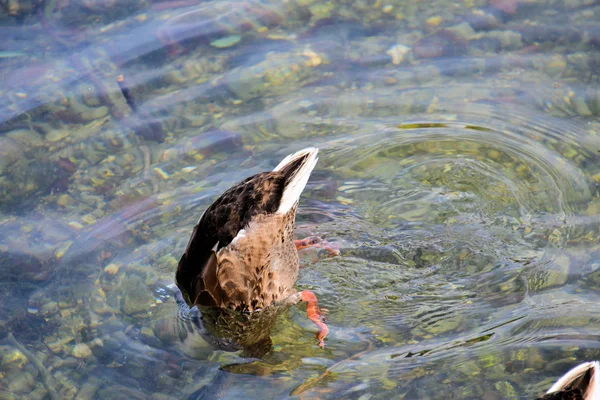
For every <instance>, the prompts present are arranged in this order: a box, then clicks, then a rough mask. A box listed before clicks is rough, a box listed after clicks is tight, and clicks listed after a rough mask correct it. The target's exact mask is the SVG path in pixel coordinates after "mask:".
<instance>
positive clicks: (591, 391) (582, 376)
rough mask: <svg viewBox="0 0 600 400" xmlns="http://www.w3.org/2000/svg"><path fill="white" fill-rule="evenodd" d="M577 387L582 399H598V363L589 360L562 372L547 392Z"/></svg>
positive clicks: (599, 389) (599, 368) (599, 365)
mask: <svg viewBox="0 0 600 400" xmlns="http://www.w3.org/2000/svg"><path fill="white" fill-rule="evenodd" d="M576 388H577V389H579V390H581V392H582V393H583V394H584V395H583V399H584V400H594V399H600V363H599V362H598V361H591V362H586V363H583V364H580V365H578V366H576V367H575V368H573V369H572V370H570V371H569V372H567V373H566V374H564V375H563V376H562V377H561V378H560V379H559V380H558V381H557V382H556V383H555V384H554V385H552V387H551V388H550V390H548V392H547V393H555V392H560V391H563V390H572V389H576Z"/></svg>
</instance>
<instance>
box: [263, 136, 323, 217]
mask: <svg viewBox="0 0 600 400" xmlns="http://www.w3.org/2000/svg"><path fill="white" fill-rule="evenodd" d="M318 153H319V149H317V148H314V147H308V148H306V149H304V150H300V151H298V152H296V153H294V154H290V155H289V156H287V157H286V158H284V159H283V160H282V161H281V162H280V163H279V165H277V166H276V167H275V169H273V171H280V170H281V169H283V168H284V167H285V166H286V165H288V164H290V163H291V162H293V161H294V160H297V159H298V158H300V157H306V156H307V155H308V157H306V160H305V161H304V163H303V164H302V165H301V166H300V168H298V171H297V172H296V174H295V175H294V177H293V178H292V180H291V181H290V182H289V183H288V184H287V185H286V187H285V189H284V190H283V195H282V197H281V203H280V204H279V208H278V209H277V214H287V213H288V211H290V210H291V209H292V207H293V206H294V204H296V202H298V200H299V199H300V195H301V194H302V191H303V190H304V187H305V186H306V183H307V182H308V178H309V177H310V174H311V172H312V170H313V169H314V168H315V165H317V161H318V160H319V158H318V157H317V154H318Z"/></svg>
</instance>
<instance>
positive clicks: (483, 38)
mask: <svg viewBox="0 0 600 400" xmlns="http://www.w3.org/2000/svg"><path fill="white" fill-rule="evenodd" d="M10 5H11V6H10V7H9V8H8V9H3V11H2V12H1V14H0V29H2V38H3V40H2V44H1V48H0V81H1V82H2V83H3V84H2V85H1V86H0V92H1V94H0V153H1V156H0V212H1V213H2V217H1V219H0V260H1V262H0V268H2V280H1V281H0V283H1V284H0V296H1V297H0V299H1V301H0V333H1V335H0V337H1V338H2V339H1V342H0V353H2V358H1V359H2V361H1V368H0V395H1V397H2V398H30V399H34V398H35V399H41V398H50V397H51V395H50V394H49V392H48V387H50V391H53V390H54V392H55V393H56V395H55V397H56V396H58V398H78V399H85V398H113V399H118V398H140V399H142V398H143V399H145V398H152V399H168V398H185V397H187V396H190V398H239V397H240V396H244V397H245V398H249V399H254V398H257V399H259V398H260V399H262V398H287V397H290V396H297V397H298V398H307V399H308V398H323V399H327V398H331V399H333V398H348V399H361V400H368V399H383V398H386V399H387V398H406V399H416V398H419V399H426V398H456V399H474V398H478V399H480V398H482V399H487V400H490V399H503V398H513V399H516V398H522V399H532V398H535V397H536V396H539V395H541V394H542V393H543V392H544V391H545V390H547V389H548V388H549V387H550V385H551V384H552V382H554V381H555V380H556V379H557V378H558V377H559V376H560V375H562V374H563V373H564V372H566V371H567V370H568V369H569V368H571V367H572V366H574V365H576V364H577V363H579V362H583V361H587V360H593V359H598V358H600V345H599V344H598V343H599V340H598V339H599V336H598V333H597V332H598V329H599V328H600V307H599V306H598V304H599V300H600V296H599V295H598V293H599V292H598V289H599V288H600V286H599V285H600V275H599V274H598V267H599V266H600V246H599V242H600V240H599V239H600V232H599V230H598V226H599V222H600V192H599V189H598V188H599V186H598V183H599V182H600V153H599V151H600V122H599V120H598V116H599V115H600V48H599V46H600V30H599V29H598V24H597V21H598V20H599V19H600V5H598V4H597V3H595V2H588V1H583V0H582V1H579V0H575V1H570V2H566V3H564V4H563V3H562V2H543V1H535V0H530V1H508V0H506V1H491V2H489V4H488V3H487V2H485V1H464V2H447V1H436V2H427V3H425V2H404V1H387V2H380V1H377V2H319V1H300V0H297V1H289V2H257V1H247V2H244V3H238V2H227V1H212V2H199V1H198V2H196V1H182V2H178V1H162V2H158V1H154V2H139V3H138V2H134V1H129V2H119V3H118V6H117V3H113V2H103V1H91V2H90V1H86V2H81V3H77V2H74V3H72V2H64V1H55V2H53V1H48V2H39V3H36V2H27V1H24V2H20V1H17V2H10ZM15 7H16V8H15ZM7 10H9V11H10V12H9V11H7ZM118 75H123V76H124V80H123V82H122V83H121V87H120V86H119V83H118V82H117V77H118ZM121 88H124V89H125V93H128V96H124V91H123V90H122V89H121ZM309 145H313V146H316V147H319V148H320V160H319V164H318V165H317V168H316V170H315V171H314V173H313V176H312V177H311V179H310V181H309V184H308V186H307V188H306V190H305V192H304V194H303V196H302V200H301V204H300V210H299V214H298V217H297V234H298V237H303V236H308V235H320V236H322V237H325V238H326V239H327V241H329V242H331V243H334V244H336V245H337V246H339V247H340V248H341V254H340V255H339V256H337V257H327V256H326V254H324V253H323V252H318V251H316V250H304V251H302V253H301V260H302V266H303V268H302V269H301V271H300V277H299V280H298V287H299V288H301V289H311V290H313V291H314V292H315V293H316V294H317V296H318V298H319V302H320V304H321V305H322V306H323V307H326V308H327V309H328V324H329V328H330V334H329V336H328V339H327V341H326V348H325V349H324V350H321V349H319V348H318V347H317V346H316V340H315V338H314V332H315V329H314V326H313V325H312V324H311V322H310V321H308V320H307V319H306V317H305V313H304V308H303V306H296V307H291V308H290V309H289V310H288V311H287V312H285V313H284V314H282V315H281V316H279V318H278V319H277V322H276V324H275V326H274V327H273V328H272V332H271V339H272V341H273V345H274V347H273V350H272V351H271V352H270V353H269V354H267V355H266V356H265V357H263V358H262V359H260V360H248V359H244V358H242V357H241V356H240V354H239V353H231V352H225V351H218V350H214V349H212V348H211V347H210V346H208V345H207V344H206V343H204V342H203V341H202V340H200V339H198V338H196V340H195V341H194V340H188V341H187V342H185V343H182V342H181V341H179V340H172V341H169V340H167V338H166V336H165V335H166V334H165V332H167V333H168V332H171V333H172V331H169V327H171V329H175V328H173V327H176V326H177V323H176V321H175V322H174V319H175V318H176V317H175V316H176V314H177V311H176V305H175V302H174V300H173V298H172V297H171V296H170V293H169V291H168V290H166V286H167V285H168V284H170V283H172V281H173V276H174V271H175V268H176V264H177V261H178V259H179V257H180V256H181V254H182V252H183V250H184V248H185V245H186V244H187V240H188V238H189V235H190V234H191V230H192V227H193V225H194V223H195V222H196V220H197V218H198V216H199V215H200V214H201V213H202V211H203V210H204V208H205V207H206V206H207V205H208V204H210V202H211V201H212V200H213V199H214V198H215V197H216V196H217V195H219V194H220V193H222V192H223V191H224V190H225V189H227V188H228V187H229V186H230V185H232V184H234V183H236V182H238V181H240V180H241V179H243V178H245V177H247V176H249V175H251V174H253V173H257V172H260V171H263V170H268V169H271V168H273V167H274V166H275V165H276V164H277V163H278V162H279V161H280V160H281V159H282V158H283V157H284V156H285V155H287V154H288V153H290V152H292V151H295V150H298V149H300V148H303V147H306V146H309ZM165 321H166V322H165ZM161 326H162V327H163V328H164V329H165V331H161V329H159V328H157V327H161ZM175 332H176V331H175ZM9 333H10V334H12V335H13V336H14V338H15V340H16V341H17V342H18V343H20V344H22V345H23V346H25V348H26V349H28V350H29V351H30V352H31V353H33V355H34V356H35V357H36V358H37V359H38V360H39V361H40V362H41V364H42V365H43V366H44V371H45V372H43V373H42V372H40V371H39V369H38V368H37V367H36V365H35V364H34V361H32V360H31V359H29V356H27V355H25V354H23V353H22V352H20V351H19V350H18V349H17V347H18V345H17V344H16V343H15V341H13V340H12V339H10V336H9ZM175 334H177V333H175ZM167 336H168V335H167ZM15 346H16V347H15ZM42 374H45V376H46V378H45V379H46V385H44V379H43V375H42ZM203 396H204V397H203Z"/></svg>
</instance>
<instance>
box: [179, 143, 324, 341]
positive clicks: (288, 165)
mask: <svg viewBox="0 0 600 400" xmlns="http://www.w3.org/2000/svg"><path fill="white" fill-rule="evenodd" d="M317 153H318V149H316V148H306V149H304V150H301V151H298V152H296V153H294V154H290V155H288V156H287V157H285V158H284V159H283V160H282V161H281V162H280V163H279V165H277V166H276V167H275V169H273V171H268V172H262V173H259V174H256V175H254V176H251V177H249V178H247V179H245V180H244V181H242V182H240V183H239V184H236V185H235V186H233V187H231V188H230V189H229V190H227V191H226V192H225V193H223V194H222V195H221V196H220V197H219V198H218V199H217V200H215V201H214V202H213V203H212V204H211V205H210V206H209V207H208V208H207V209H206V210H205V211H204V214H202V216H201V217H200V219H199V221H198V223H197V224H196V226H195V227H194V229H193V232H192V236H191V238H190V240H189V242H188V245H187V248H186V249H185V252H184V254H183V256H182V257H181V260H180V261H179V265H178V267H177V272H176V275H175V283H176V285H177V287H178V288H179V290H180V291H181V294H182V297H183V299H184V300H185V302H186V303H187V305H188V306H189V307H193V306H198V307H204V308H206V307H211V308H217V309H222V310H226V311H227V313H229V312H238V313H242V314H246V315H252V314H256V313H258V312H261V311H264V310H266V309H268V308H270V307H272V306H274V305H278V304H282V303H285V304H295V303H298V302H299V301H304V302H306V303H307V315H308V317H309V318H310V319H311V320H312V321H313V322H314V323H315V324H316V325H317V327H318V328H319V332H318V333H317V339H318V341H319V346H321V347H323V346H324V341H323V339H324V338H325V336H326V335H327V332H328V328H327V325H326V324H325V323H324V321H323V317H322V316H321V312H320V310H319V307H318V304H317V299H316V297H315V295H314V294H313V293H312V292H310V291H307V290H304V291H302V292H300V293H298V292H297V291H296V290H295V289H294V284H295V283H296V279H297V277H298V269H299V260H298V251H297V250H298V249H299V248H304V247H307V246H311V245H317V246H318V245H319V244H320V242H321V241H320V239H319V238H315V237H311V238H308V239H305V240H300V241H295V240H294V238H293V234H294V221H295V218H296V210H297V208H298V201H299V199H300V195H301V194H302V191H303V190H304V187H305V186H306V183H307V182H308V178H309V177H310V174H311V172H312V170H313V168H314V167H315V165H316V163H317V160H318V158H317ZM267 314H268V313H267Z"/></svg>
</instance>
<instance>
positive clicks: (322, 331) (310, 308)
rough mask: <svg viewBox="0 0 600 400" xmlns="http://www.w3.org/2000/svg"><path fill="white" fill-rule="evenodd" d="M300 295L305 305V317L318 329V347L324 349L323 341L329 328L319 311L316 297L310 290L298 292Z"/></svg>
mask: <svg viewBox="0 0 600 400" xmlns="http://www.w3.org/2000/svg"><path fill="white" fill-rule="evenodd" d="M300 295H301V296H302V297H301V298H302V301H303V302H305V303H306V316H307V317H308V319H310V320H311V321H312V322H314V323H315V325H317V328H319V332H317V340H318V341H319V347H320V348H324V347H325V340H324V339H325V337H326V336H327V333H329V328H328V327H327V324H326V323H325V317H324V316H323V314H322V313H321V310H319V305H318V302H317V296H315V294H314V293H313V292H311V291H310V290H303V291H302V292H300Z"/></svg>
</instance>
